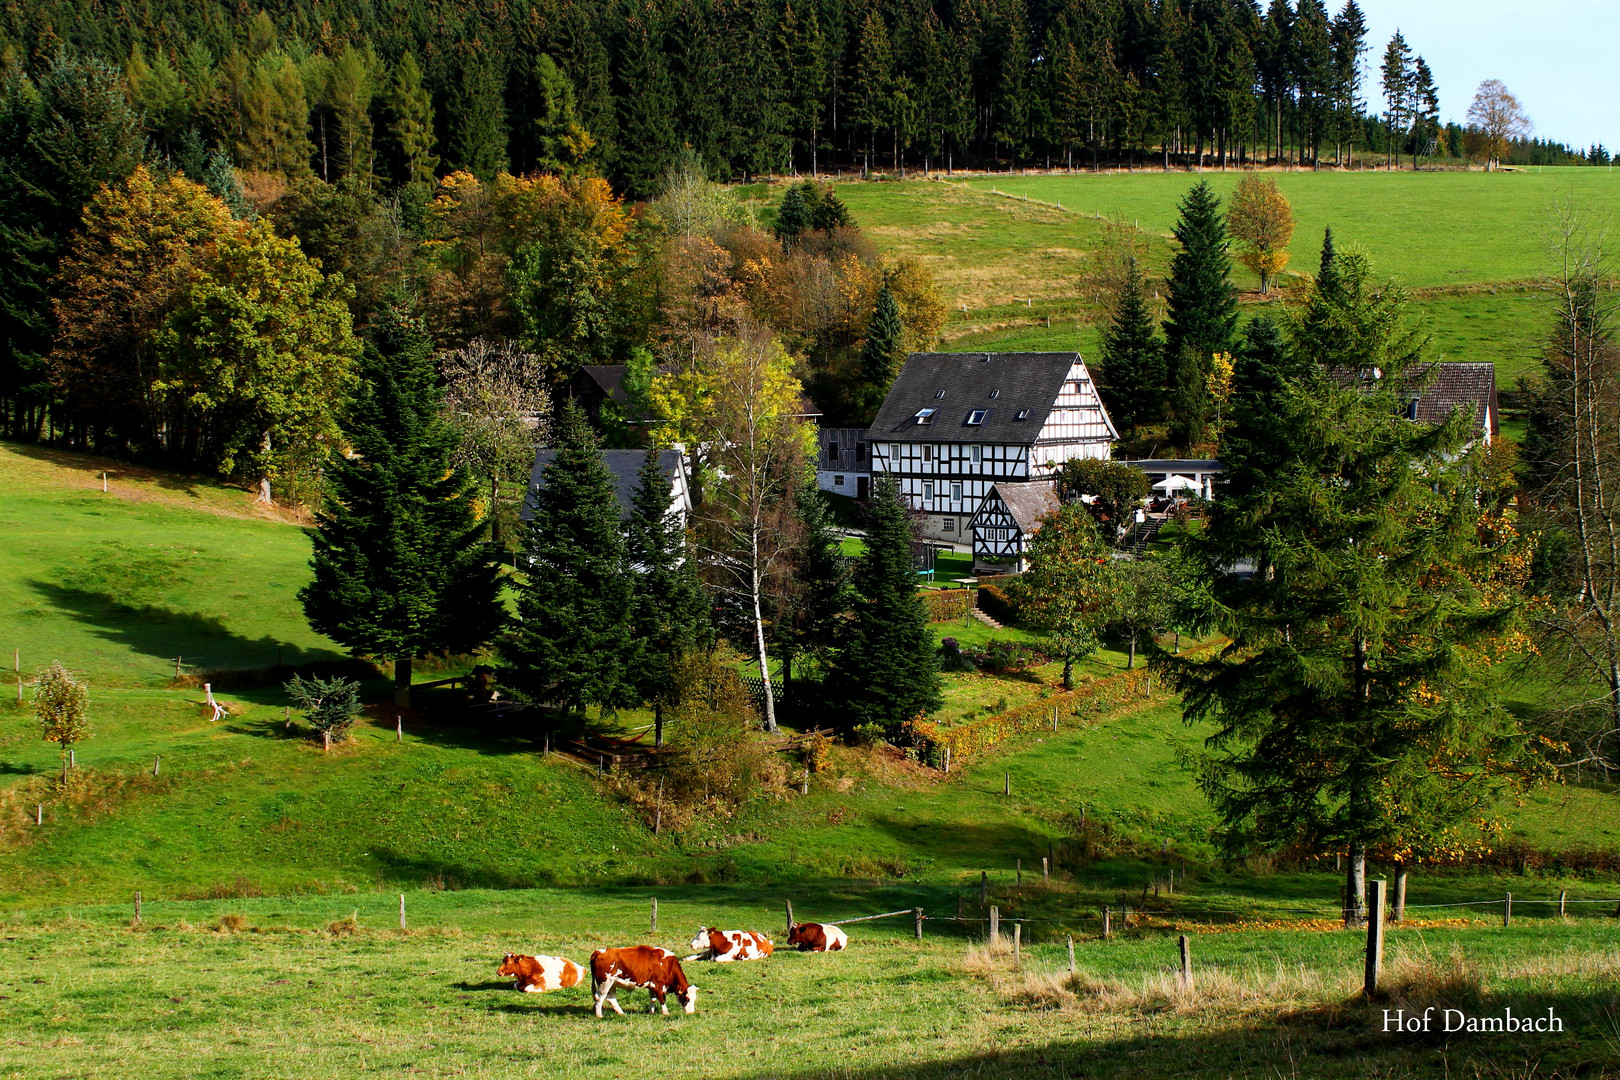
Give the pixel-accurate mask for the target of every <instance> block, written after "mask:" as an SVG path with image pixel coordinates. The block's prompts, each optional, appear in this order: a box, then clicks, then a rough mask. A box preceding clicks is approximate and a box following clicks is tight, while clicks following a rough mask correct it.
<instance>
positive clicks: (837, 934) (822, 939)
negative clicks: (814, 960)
mask: <svg viewBox="0 0 1620 1080" xmlns="http://www.w3.org/2000/svg"><path fill="white" fill-rule="evenodd" d="M788 944H789V945H792V946H793V947H794V948H796V949H798V950H799V951H800V952H841V951H842V950H844V949H847V948H849V937H848V935H846V934H845V933H844V932H843V931H842V930H840V929H838V927H836V926H833V925H831V924H830V923H814V922H805V923H794V924H793V925H792V926H791V927H789V928H788Z"/></svg>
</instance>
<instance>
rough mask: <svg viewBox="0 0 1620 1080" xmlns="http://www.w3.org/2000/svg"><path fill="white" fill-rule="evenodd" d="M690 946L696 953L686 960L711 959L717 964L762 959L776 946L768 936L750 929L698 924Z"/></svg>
mask: <svg viewBox="0 0 1620 1080" xmlns="http://www.w3.org/2000/svg"><path fill="white" fill-rule="evenodd" d="M692 948H694V949H696V950H698V953H697V955H696V956H689V957H687V959H688V960H713V961H714V962H715V963H717V964H724V963H728V962H730V961H732V960H763V959H765V958H766V957H767V956H769V955H771V953H772V952H773V951H774V950H775V949H776V946H775V945H772V944H771V939H770V938H768V937H766V936H765V935H764V934H756V933H755V932H754V931H752V930H711V929H710V928H709V927H707V926H700V927H698V932H697V934H696V935H695V936H694V937H693V938H692Z"/></svg>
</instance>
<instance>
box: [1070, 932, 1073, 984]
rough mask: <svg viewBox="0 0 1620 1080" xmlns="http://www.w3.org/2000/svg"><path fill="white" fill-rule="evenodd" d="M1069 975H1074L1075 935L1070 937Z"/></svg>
mask: <svg viewBox="0 0 1620 1080" xmlns="http://www.w3.org/2000/svg"><path fill="white" fill-rule="evenodd" d="M1069 974H1070V975H1073V974H1074V935H1073V934H1070V935H1069Z"/></svg>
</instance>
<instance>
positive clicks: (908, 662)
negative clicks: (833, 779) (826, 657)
mask: <svg viewBox="0 0 1620 1080" xmlns="http://www.w3.org/2000/svg"><path fill="white" fill-rule="evenodd" d="M912 546H913V538H912V529H911V518H910V514H909V512H908V510H907V508H906V504H905V502H904V501H903V500H902V498H901V496H900V488H899V485H898V484H897V483H896V482H895V480H894V478H893V477H892V476H890V475H889V474H886V473H885V474H883V475H882V476H879V477H877V478H876V479H875V482H874V483H873V490H872V501H871V504H870V507H869V509H868V520H867V527H866V552H865V554H863V555H862V556H861V558H860V561H859V562H858V563H857V564H856V566H855V578H854V590H855V596H856V601H855V606H854V618H853V619H852V620H851V625H850V628H849V632H848V634H847V636H846V638H845V641H844V649H843V653H842V655H841V656H840V657H839V660H838V667H837V669H836V670H835V672H834V686H833V687H832V688H831V693H830V696H831V698H832V700H834V701H836V702H838V703H839V704H840V705H841V706H842V709H843V712H844V715H845V717H846V719H847V720H848V722H849V723H851V724H853V725H855V726H857V727H858V726H861V725H864V724H877V725H880V726H881V727H882V728H883V730H884V732H885V733H886V734H887V735H889V736H893V735H895V734H897V733H898V732H899V729H900V725H901V724H902V723H904V722H905V721H907V720H909V719H911V718H912V717H914V716H916V715H917V714H918V713H926V712H928V711H930V710H932V709H937V708H939V706H940V704H941V703H942V701H943V698H942V697H941V695H940V680H939V657H938V656H937V655H936V653H935V645H934V635H933V634H932V633H931V632H930V631H929V629H928V612H927V610H926V609H925V608H924V606H923V601H922V595H921V594H920V593H919V592H918V591H917V573H916V566H915V558H914V556H913V552H912Z"/></svg>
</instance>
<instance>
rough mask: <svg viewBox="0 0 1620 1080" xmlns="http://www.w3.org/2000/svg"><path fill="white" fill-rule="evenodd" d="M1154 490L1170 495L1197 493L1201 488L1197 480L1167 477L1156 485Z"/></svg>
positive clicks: (1183, 477)
mask: <svg viewBox="0 0 1620 1080" xmlns="http://www.w3.org/2000/svg"><path fill="white" fill-rule="evenodd" d="M1153 490H1154V491H1162V492H1164V493H1165V494H1166V495H1168V494H1170V493H1171V492H1172V491H1183V490H1186V491H1197V490H1199V488H1198V482H1197V481H1196V480H1189V479H1187V478H1186V477H1185V476H1167V477H1165V478H1164V479H1163V480H1160V481H1159V482H1158V483H1157V484H1154V485H1153Z"/></svg>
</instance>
